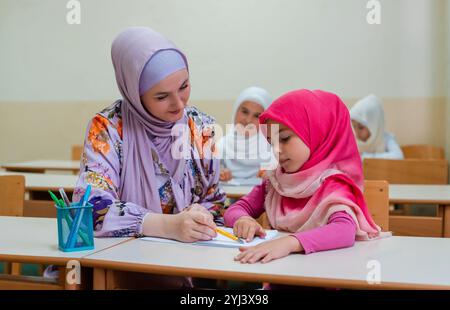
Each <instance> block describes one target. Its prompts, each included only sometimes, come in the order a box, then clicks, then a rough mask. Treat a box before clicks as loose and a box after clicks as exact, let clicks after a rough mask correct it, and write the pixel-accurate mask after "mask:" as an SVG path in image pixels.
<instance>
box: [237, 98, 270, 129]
mask: <svg viewBox="0 0 450 310" xmlns="http://www.w3.org/2000/svg"><path fill="white" fill-rule="evenodd" d="M263 112H264V108H263V107H262V106H261V105H260V104H258V103H256V102H252V101H244V102H242V103H241V105H240V106H239V108H238V110H237V111H236V116H235V118H234V124H235V125H239V124H240V125H242V126H243V127H244V128H245V127H246V126H248V127H247V130H242V129H243V128H242V127H241V126H238V127H237V130H238V132H239V133H240V134H241V135H246V136H253V135H255V134H256V133H258V129H259V116H260V115H261V114H262V113H263Z"/></svg>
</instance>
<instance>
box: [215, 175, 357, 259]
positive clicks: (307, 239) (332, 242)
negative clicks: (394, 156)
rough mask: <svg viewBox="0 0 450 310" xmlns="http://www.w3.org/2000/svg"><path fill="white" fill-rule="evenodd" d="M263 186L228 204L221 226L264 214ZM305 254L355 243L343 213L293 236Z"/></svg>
mask: <svg viewBox="0 0 450 310" xmlns="http://www.w3.org/2000/svg"><path fill="white" fill-rule="evenodd" d="M264 198H265V183H264V182H263V183H262V184H261V185H257V186H255V187H254V188H253V190H252V191H251V192H250V193H249V194H247V195H246V196H244V197H242V198H241V199H240V200H239V201H237V202H236V203H234V204H233V205H231V206H230V207H229V208H228V210H227V211H226V212H225V215H224V219H225V225H226V226H229V227H233V225H234V223H235V222H236V221H237V219H239V218H240V217H241V216H244V215H246V216H251V217H253V218H258V217H259V216H261V214H262V213H263V212H264ZM292 236H294V237H295V238H297V240H298V242H300V244H301V245H302V247H303V249H304V252H305V254H310V253H314V252H319V251H326V250H333V249H340V248H346V247H351V246H353V244H354V243H355V236H356V224H355V222H354V221H353V219H352V217H351V216H350V215H349V214H347V213H346V212H343V211H341V212H336V213H333V214H332V215H331V216H330V218H329V219H328V222H327V224H326V225H324V226H321V227H318V228H315V229H312V230H308V231H303V232H297V233H293V234H292Z"/></svg>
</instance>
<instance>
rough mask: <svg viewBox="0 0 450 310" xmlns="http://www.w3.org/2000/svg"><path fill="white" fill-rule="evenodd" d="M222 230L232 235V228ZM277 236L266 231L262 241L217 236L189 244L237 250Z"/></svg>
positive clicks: (276, 233) (259, 239) (162, 239)
mask: <svg viewBox="0 0 450 310" xmlns="http://www.w3.org/2000/svg"><path fill="white" fill-rule="evenodd" d="M220 228H221V229H223V230H226V231H228V232H230V233H233V228H229V227H220ZM277 235H278V231H276V230H266V237H265V238H264V239H261V238H259V237H255V239H253V240H252V241H251V242H245V241H244V243H239V242H237V241H233V240H231V239H229V238H227V237H225V236H222V235H221V234H217V236H216V238H214V239H212V240H209V241H197V242H193V243H189V244H195V245H205V246H217V247H226V248H239V247H241V246H254V245H257V244H260V243H262V242H264V241H267V240H271V239H274V238H275V237H276V236H277ZM140 240H144V241H152V242H165V243H183V242H180V241H176V240H171V239H164V238H155V237H144V238H141V239H140Z"/></svg>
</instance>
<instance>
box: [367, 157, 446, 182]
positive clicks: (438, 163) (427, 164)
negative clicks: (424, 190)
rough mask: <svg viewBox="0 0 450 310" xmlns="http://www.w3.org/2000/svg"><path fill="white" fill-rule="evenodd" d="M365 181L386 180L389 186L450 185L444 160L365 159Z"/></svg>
mask: <svg viewBox="0 0 450 310" xmlns="http://www.w3.org/2000/svg"><path fill="white" fill-rule="evenodd" d="M363 170H364V179H366V180H386V181H388V182H389V184H448V163H447V161H446V160H444V159H403V160H392V159H371V158H370V159H369V158H366V159H364V162H363Z"/></svg>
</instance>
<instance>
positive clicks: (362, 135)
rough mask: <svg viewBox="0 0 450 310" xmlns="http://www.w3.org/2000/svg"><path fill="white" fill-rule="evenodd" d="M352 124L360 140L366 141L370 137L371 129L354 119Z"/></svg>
mask: <svg viewBox="0 0 450 310" xmlns="http://www.w3.org/2000/svg"><path fill="white" fill-rule="evenodd" d="M352 126H353V130H354V131H355V135H356V138H357V139H358V140H360V141H363V142H366V141H367V140H368V139H369V138H370V131H369V129H368V128H367V127H366V126H364V125H362V124H361V123H359V122H357V121H354V120H352Z"/></svg>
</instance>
